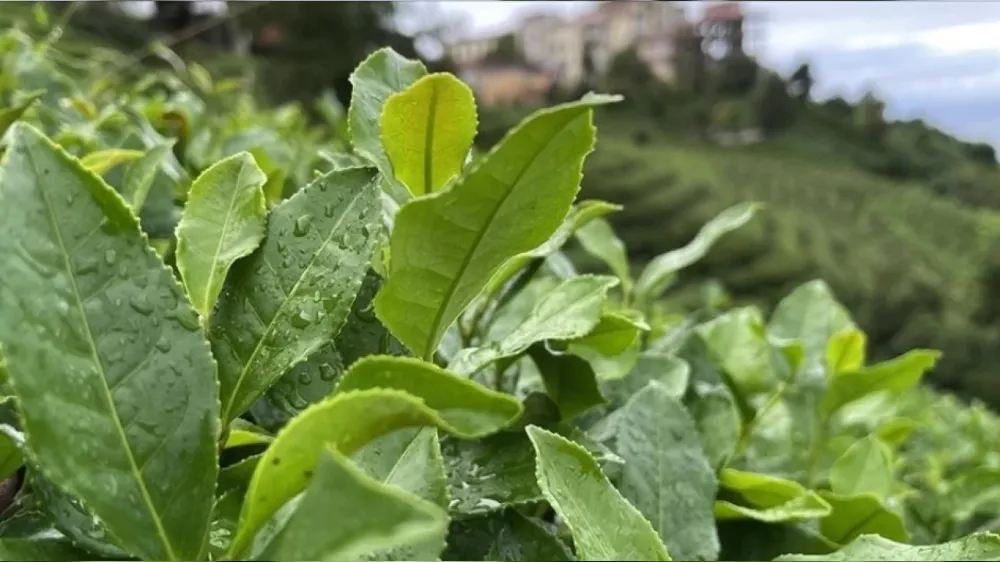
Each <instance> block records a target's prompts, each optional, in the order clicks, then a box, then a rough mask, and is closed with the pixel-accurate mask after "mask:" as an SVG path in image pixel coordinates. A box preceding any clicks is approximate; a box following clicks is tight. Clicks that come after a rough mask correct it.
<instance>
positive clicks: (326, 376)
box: [319, 363, 337, 382]
mask: <svg viewBox="0 0 1000 562" xmlns="http://www.w3.org/2000/svg"><path fill="white" fill-rule="evenodd" d="M319 378H320V380H323V381H326V382H330V381H332V380H333V379H335V378H337V369H334V368H333V367H332V366H330V365H327V364H326V363H324V364H322V365H320V366H319Z"/></svg>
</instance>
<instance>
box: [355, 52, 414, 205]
mask: <svg viewBox="0 0 1000 562" xmlns="http://www.w3.org/2000/svg"><path fill="white" fill-rule="evenodd" d="M426 74H427V69H426V68H424V64H423V63H422V62H420V61H415V60H409V59H406V58H404V57H402V56H400V55H399V53H397V52H396V51H393V50H392V49H389V48H385V49H379V50H377V51H375V52H374V53H372V54H371V55H369V56H368V58H366V59H365V60H363V61H362V62H361V64H359V65H358V66H357V68H355V69H354V72H353V73H351V77H350V82H351V105H350V107H348V109H347V122H348V129H349V132H350V135H351V143H352V144H353V145H354V152H356V153H357V154H359V155H361V156H362V157H364V158H366V159H368V160H369V161H370V162H372V163H373V164H375V166H376V167H377V168H378V171H379V172H381V173H382V175H383V176H384V177H385V178H387V179H388V180H389V181H390V184H391V185H390V188H389V193H390V194H392V195H393V197H396V198H397V200H399V201H400V202H402V201H405V195H406V188H404V187H403V186H396V185H393V184H395V183H396V182H394V181H393V180H392V178H393V177H394V176H393V173H392V164H391V163H390V162H389V157H388V156H386V153H385V149H384V148H383V147H382V136H381V134H380V131H379V128H380V126H381V120H382V112H383V111H384V110H385V104H386V102H388V101H389V98H390V97H391V96H392V95H393V94H397V93H399V92H402V91H404V90H406V89H407V88H409V87H410V85H412V84H413V83H414V82H416V81H417V80H419V79H420V78H423V77H424V76H425V75H426Z"/></svg>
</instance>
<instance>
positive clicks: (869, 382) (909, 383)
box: [820, 349, 941, 417]
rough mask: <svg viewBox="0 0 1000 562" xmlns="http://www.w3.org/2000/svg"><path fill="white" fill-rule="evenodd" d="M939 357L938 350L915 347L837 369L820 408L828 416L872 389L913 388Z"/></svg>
mask: <svg viewBox="0 0 1000 562" xmlns="http://www.w3.org/2000/svg"><path fill="white" fill-rule="evenodd" d="M940 357H941V352H939V351H930V350H923V349H916V350H913V351H909V352H907V353H904V354H903V355H900V356H899V357H896V358H895V359H890V360H888V361H883V362H882V363H878V364H876V365H870V366H868V367H863V368H861V369H857V370H855V371H847V372H843V373H838V374H837V375H835V376H834V377H833V378H832V379H831V380H830V384H829V387H828V388H827V390H826V393H825V394H824V395H823V399H822V401H821V402H820V411H821V413H822V415H823V416H825V417H829V416H830V415H832V414H833V413H834V412H836V411H837V410H839V409H840V407H841V406H843V405H845V404H848V403H850V402H853V401H855V400H857V399H859V398H863V397H865V396H867V395H869V394H871V393H873V392H879V391H889V392H902V391H904V390H907V389H910V388H913V386H914V385H916V384H917V383H918V382H920V378H921V377H923V375H924V373H925V372H926V371H928V370H930V369H931V368H933V367H934V365H935V364H936V363H937V360H938V359H939V358H940Z"/></svg>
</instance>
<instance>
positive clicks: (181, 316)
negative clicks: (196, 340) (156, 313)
mask: <svg viewBox="0 0 1000 562" xmlns="http://www.w3.org/2000/svg"><path fill="white" fill-rule="evenodd" d="M177 322H178V323H179V324H180V325H181V327H182V328H184V329H185V330H187V331H189V332H194V331H196V330H197V329H198V314H197V313H196V312H195V311H194V309H191V308H187V307H181V308H178V309H177Z"/></svg>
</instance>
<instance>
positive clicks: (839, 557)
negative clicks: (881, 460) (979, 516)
mask: <svg viewBox="0 0 1000 562" xmlns="http://www.w3.org/2000/svg"><path fill="white" fill-rule="evenodd" d="M778 560H782V561H788V562H795V561H800V562H825V561H829V562H841V561H844V562H846V561H848V560H885V561H887V562H924V561H927V562H935V561H943V560H951V561H952V562H966V561H972V560H1000V536H997V535H995V534H993V533H975V534H972V535H968V536H965V537H962V538H960V539H955V540H953V541H949V542H946V543H943V544H932V545H921V546H911V545H908V544H905V543H899V542H895V541H891V540H888V539H885V538H882V537H880V536H877V535H864V536H860V537H858V538H857V539H855V540H854V541H852V542H851V544H849V545H847V546H845V547H844V548H842V549H840V550H838V551H837V552H834V553H831V554H815V555H809V554H786V555H784V556H779V557H777V558H775V561H778Z"/></svg>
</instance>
